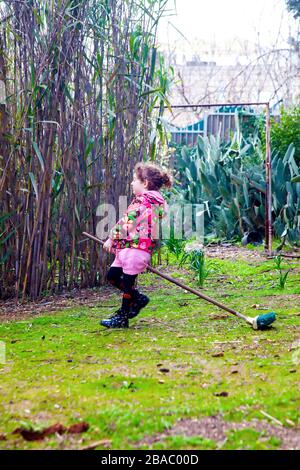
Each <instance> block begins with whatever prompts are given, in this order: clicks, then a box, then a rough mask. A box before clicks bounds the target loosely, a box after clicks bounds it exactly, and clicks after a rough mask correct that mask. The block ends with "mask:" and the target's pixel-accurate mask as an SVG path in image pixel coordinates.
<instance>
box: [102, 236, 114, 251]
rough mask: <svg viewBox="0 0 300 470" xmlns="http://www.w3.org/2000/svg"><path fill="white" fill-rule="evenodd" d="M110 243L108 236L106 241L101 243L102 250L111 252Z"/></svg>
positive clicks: (111, 242)
mask: <svg viewBox="0 0 300 470" xmlns="http://www.w3.org/2000/svg"><path fill="white" fill-rule="evenodd" d="M112 244H113V241H112V239H111V238H108V239H107V240H106V242H105V243H104V244H103V248H104V250H105V251H108V253H113V249H112Z"/></svg>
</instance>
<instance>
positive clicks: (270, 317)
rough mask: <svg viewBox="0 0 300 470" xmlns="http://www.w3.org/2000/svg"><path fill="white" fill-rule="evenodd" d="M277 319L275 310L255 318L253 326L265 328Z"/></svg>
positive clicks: (259, 328) (257, 328) (256, 328)
mask: <svg viewBox="0 0 300 470" xmlns="http://www.w3.org/2000/svg"><path fill="white" fill-rule="evenodd" d="M275 320H276V314H275V312H268V313H264V314H263V315H258V317H255V318H254V319H253V328H254V329H255V330H265V329H267V328H268V327H269V326H270V325H271V324H272V323H273V322H274V321H275Z"/></svg>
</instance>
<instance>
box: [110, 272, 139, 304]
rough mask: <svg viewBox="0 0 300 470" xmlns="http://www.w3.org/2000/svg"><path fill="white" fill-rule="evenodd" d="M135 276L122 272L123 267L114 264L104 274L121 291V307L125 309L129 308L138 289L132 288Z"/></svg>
mask: <svg viewBox="0 0 300 470" xmlns="http://www.w3.org/2000/svg"><path fill="white" fill-rule="evenodd" d="M136 278H137V274H126V273H123V269H122V268H119V267H116V266H111V267H110V268H109V270H108V272H107V275H106V279H107V281H108V282H109V283H110V284H111V285H112V286H114V287H117V288H118V289H120V290H121V291H122V292H123V298H122V308H123V309H124V310H126V311H128V310H129V308H130V307H131V305H132V303H133V302H134V300H135V299H136V297H137V295H138V290H137V289H134V283H135V280H136Z"/></svg>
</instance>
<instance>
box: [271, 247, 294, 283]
mask: <svg viewBox="0 0 300 470" xmlns="http://www.w3.org/2000/svg"><path fill="white" fill-rule="evenodd" d="M282 261H283V259H282V256H280V255H278V256H276V257H275V258H274V263H275V267H276V269H277V271H278V274H279V287H280V289H284V287H285V283H286V281H287V277H288V274H289V272H290V271H291V268H290V269H288V270H287V271H286V272H284V271H283V269H282V266H281V264H282Z"/></svg>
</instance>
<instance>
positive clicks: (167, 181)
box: [134, 163, 173, 191]
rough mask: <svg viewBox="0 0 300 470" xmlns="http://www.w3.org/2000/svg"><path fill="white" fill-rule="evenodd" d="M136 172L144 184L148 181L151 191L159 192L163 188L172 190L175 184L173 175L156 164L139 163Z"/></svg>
mask: <svg viewBox="0 0 300 470" xmlns="http://www.w3.org/2000/svg"><path fill="white" fill-rule="evenodd" d="M134 172H135V174H136V176H137V178H138V179H139V180H140V181H142V183H144V182H145V181H146V180H147V181H148V189H149V190H154V191H158V190H159V189H160V188H161V187H162V186H165V187H166V188H170V187H171V186H172V184H173V178H172V176H171V174H170V173H168V172H167V171H166V170H164V169H163V168H161V167H159V166H158V165H155V164H154V163H137V164H136V165H135V167H134Z"/></svg>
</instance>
